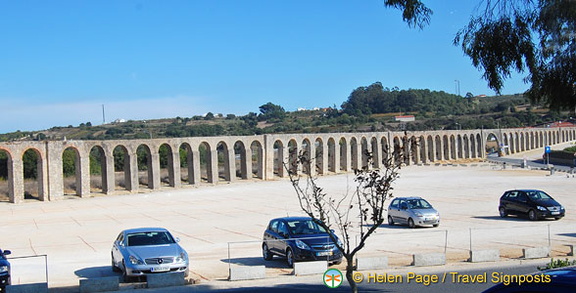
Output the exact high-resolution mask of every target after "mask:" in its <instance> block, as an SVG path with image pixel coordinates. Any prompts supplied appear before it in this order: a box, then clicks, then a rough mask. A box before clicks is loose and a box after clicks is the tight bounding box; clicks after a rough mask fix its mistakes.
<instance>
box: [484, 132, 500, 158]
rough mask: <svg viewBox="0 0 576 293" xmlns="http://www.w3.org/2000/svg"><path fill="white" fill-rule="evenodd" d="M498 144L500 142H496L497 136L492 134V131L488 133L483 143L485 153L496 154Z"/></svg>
mask: <svg viewBox="0 0 576 293" xmlns="http://www.w3.org/2000/svg"><path fill="white" fill-rule="evenodd" d="M499 145H500V143H499V142H498V138H497V137H496V135H494V133H490V134H488V136H487V138H486V144H485V152H486V154H488V156H489V157H490V156H492V157H493V156H498V152H499V147H498V146H499Z"/></svg>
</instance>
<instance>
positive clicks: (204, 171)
mask: <svg viewBox="0 0 576 293" xmlns="http://www.w3.org/2000/svg"><path fill="white" fill-rule="evenodd" d="M198 152H199V153H200V178H201V179H200V180H201V181H202V182H214V178H213V174H212V152H211V150H210V145H209V144H208V143H207V142H203V143H201V144H200V145H199V146H198Z"/></svg>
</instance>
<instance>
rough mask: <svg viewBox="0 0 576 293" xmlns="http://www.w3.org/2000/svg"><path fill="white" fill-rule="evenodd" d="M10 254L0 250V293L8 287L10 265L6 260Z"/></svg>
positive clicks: (8, 251) (7, 251)
mask: <svg viewBox="0 0 576 293" xmlns="http://www.w3.org/2000/svg"><path fill="white" fill-rule="evenodd" d="M10 253H11V252H10V250H4V251H2V249H0V292H4V288H5V287H6V286H7V285H10V263H9V262H8V260H7V259H6V255H9V254H10Z"/></svg>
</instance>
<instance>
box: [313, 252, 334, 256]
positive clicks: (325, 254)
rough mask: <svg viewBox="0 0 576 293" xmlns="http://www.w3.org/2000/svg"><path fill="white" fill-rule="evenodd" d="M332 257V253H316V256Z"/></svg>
mask: <svg viewBox="0 0 576 293" xmlns="http://www.w3.org/2000/svg"><path fill="white" fill-rule="evenodd" d="M330 255H332V251H322V252H316V256H330Z"/></svg>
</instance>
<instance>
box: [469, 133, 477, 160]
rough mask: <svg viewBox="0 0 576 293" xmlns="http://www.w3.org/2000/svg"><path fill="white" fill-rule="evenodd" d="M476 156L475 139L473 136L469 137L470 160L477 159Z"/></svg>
mask: <svg viewBox="0 0 576 293" xmlns="http://www.w3.org/2000/svg"><path fill="white" fill-rule="evenodd" d="M477 157H478V154H477V152H476V137H474V134H472V135H470V158H473V159H475V158H477Z"/></svg>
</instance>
